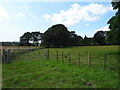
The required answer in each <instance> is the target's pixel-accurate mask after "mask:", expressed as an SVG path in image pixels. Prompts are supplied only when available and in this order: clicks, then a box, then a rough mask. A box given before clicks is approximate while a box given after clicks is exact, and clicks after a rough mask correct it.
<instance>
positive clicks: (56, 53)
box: [56, 51, 58, 61]
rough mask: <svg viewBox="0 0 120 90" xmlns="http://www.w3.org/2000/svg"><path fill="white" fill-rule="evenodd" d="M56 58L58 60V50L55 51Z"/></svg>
mask: <svg viewBox="0 0 120 90" xmlns="http://www.w3.org/2000/svg"><path fill="white" fill-rule="evenodd" d="M56 59H57V61H58V51H56Z"/></svg>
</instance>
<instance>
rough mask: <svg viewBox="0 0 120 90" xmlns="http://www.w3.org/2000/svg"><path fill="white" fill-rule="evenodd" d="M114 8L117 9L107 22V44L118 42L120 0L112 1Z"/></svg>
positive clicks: (119, 33) (119, 40) (119, 32)
mask: <svg viewBox="0 0 120 90" xmlns="http://www.w3.org/2000/svg"><path fill="white" fill-rule="evenodd" d="M112 7H113V9H114V10H116V9H117V12H116V14H115V16H113V17H112V18H111V19H110V20H109V21H108V22H107V23H108V24H110V25H109V28H110V31H109V32H108V33H107V43H108V44H120V38H119V36H120V1H119V2H114V1H113V2H112Z"/></svg>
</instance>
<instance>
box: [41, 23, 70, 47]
mask: <svg viewBox="0 0 120 90" xmlns="http://www.w3.org/2000/svg"><path fill="white" fill-rule="evenodd" d="M42 40H43V44H44V45H46V46H48V47H50V46H52V47H60V46H68V45H70V32H69V31H68V30H67V28H66V27H65V26H64V25H62V24H57V25H53V26H52V27H50V28H48V30H47V31H46V32H44V33H43V37H42Z"/></svg>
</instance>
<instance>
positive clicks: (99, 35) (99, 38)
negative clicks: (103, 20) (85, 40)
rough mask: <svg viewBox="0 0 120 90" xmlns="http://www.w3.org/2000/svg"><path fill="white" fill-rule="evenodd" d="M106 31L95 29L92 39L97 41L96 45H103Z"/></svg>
mask: <svg viewBox="0 0 120 90" xmlns="http://www.w3.org/2000/svg"><path fill="white" fill-rule="evenodd" d="M105 38H106V33H105V32H104V31H97V32H96V33H95V34H94V37H93V40H94V41H95V42H96V43H98V45H105V44H106V43H105Z"/></svg>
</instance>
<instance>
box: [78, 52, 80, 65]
mask: <svg viewBox="0 0 120 90" xmlns="http://www.w3.org/2000/svg"><path fill="white" fill-rule="evenodd" d="M78 65H79V66H80V53H78Z"/></svg>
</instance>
